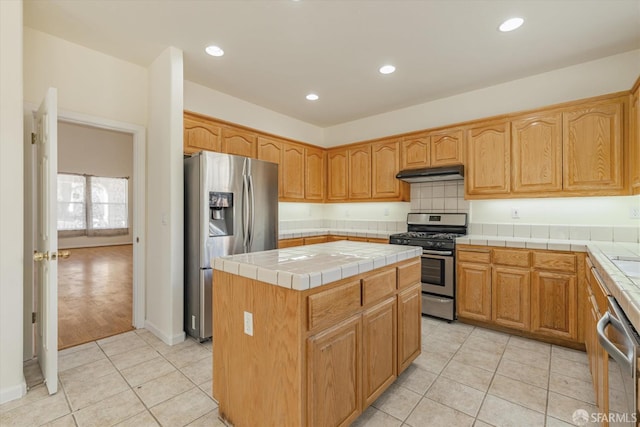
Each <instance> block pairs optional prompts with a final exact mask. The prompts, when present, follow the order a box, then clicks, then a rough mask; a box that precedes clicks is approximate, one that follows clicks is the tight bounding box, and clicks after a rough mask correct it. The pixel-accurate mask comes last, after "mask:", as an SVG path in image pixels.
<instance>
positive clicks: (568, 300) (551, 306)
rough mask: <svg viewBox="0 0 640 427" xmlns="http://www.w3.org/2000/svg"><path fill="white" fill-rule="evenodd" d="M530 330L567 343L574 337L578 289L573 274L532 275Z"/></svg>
mask: <svg viewBox="0 0 640 427" xmlns="http://www.w3.org/2000/svg"><path fill="white" fill-rule="evenodd" d="M531 330H532V332H534V333H537V334H543V335H549V336H552V337H558V338H564V339H568V340H575V339H576V338H577V336H578V289H577V281H576V275H575V274H569V273H558V272H552V271H534V272H533V273H532V285H531Z"/></svg>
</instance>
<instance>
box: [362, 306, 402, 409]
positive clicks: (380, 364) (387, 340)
mask: <svg viewBox="0 0 640 427" xmlns="http://www.w3.org/2000/svg"><path fill="white" fill-rule="evenodd" d="M396 318H397V314H396V298H395V297H392V298H387V299H386V300H384V301H383V302H381V303H380V304H378V305H376V306H375V307H372V308H370V309H369V310H367V311H365V312H364V313H363V314H362V393H363V399H364V406H365V407H366V406H369V405H371V404H372V403H373V402H374V401H375V400H376V399H377V398H378V396H380V395H381V394H382V392H383V391H384V390H385V389H386V388H387V387H388V386H389V385H390V384H391V383H392V382H393V381H394V380H395V379H396V377H397V375H398V370H397V361H396V358H397V357H398V351H396V347H397V342H398V338H397V335H396V331H397V326H396Z"/></svg>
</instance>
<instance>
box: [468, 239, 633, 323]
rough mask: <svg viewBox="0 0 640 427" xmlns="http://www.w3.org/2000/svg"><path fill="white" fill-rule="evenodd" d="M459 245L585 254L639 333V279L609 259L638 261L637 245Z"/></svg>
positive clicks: (553, 242) (530, 242)
mask: <svg viewBox="0 0 640 427" xmlns="http://www.w3.org/2000/svg"><path fill="white" fill-rule="evenodd" d="M456 243H458V244H467V245H479V246H500V247H511V248H527V249H549V250H558V251H572V252H587V253H588V254H589V257H590V258H591V260H592V261H593V264H594V266H595V267H596V269H597V271H598V273H599V274H600V277H601V278H602V280H603V281H604V284H605V286H606V287H607V289H608V290H609V292H610V293H611V295H613V296H614V297H615V299H616V301H618V304H620V307H622V309H623V310H624V312H625V314H626V315H627V317H628V318H629V320H630V321H631V323H632V324H633V326H634V327H635V328H636V330H637V331H640V278H637V277H629V276H626V275H625V274H624V273H623V272H622V271H621V270H620V269H619V268H618V267H617V266H616V265H615V264H614V263H613V262H612V258H614V257H617V256H623V257H640V243H627V242H603V241H597V240H561V239H535V238H529V239H527V238H520V237H500V236H485V235H466V236H464V237H460V238H458V239H456Z"/></svg>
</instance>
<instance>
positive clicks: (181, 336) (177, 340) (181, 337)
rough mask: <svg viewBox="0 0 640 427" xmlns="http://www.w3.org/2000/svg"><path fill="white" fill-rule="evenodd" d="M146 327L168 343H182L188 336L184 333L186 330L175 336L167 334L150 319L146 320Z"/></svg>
mask: <svg viewBox="0 0 640 427" xmlns="http://www.w3.org/2000/svg"><path fill="white" fill-rule="evenodd" d="M144 327H145V329H147V330H148V331H149V332H151V333H152V334H153V335H155V336H156V337H158V338H160V339H161V340H162V342H164V343H165V344H168V345H175V344H180V343H181V342H182V341H184V340H185V338H186V334H185V333H184V331H182V332H180V333H179V334H175V335H173V336H169V335H166V334H165V333H163V332H162V331H161V330H160V329H159V328H157V327H156V326H155V325H154V324H153V323H151V322H150V321H149V320H145V321H144Z"/></svg>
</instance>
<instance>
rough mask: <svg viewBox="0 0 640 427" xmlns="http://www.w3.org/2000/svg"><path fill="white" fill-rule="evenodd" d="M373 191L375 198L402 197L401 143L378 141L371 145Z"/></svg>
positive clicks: (372, 194)
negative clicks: (398, 177) (400, 171)
mask: <svg viewBox="0 0 640 427" xmlns="http://www.w3.org/2000/svg"><path fill="white" fill-rule="evenodd" d="M371 168H372V174H371V177H372V192H371V196H372V197H373V198H374V199H381V198H382V199H383V198H398V197H400V191H401V187H400V184H401V181H400V180H398V179H396V174H397V173H398V172H399V170H400V143H399V142H398V141H393V142H376V143H374V144H372V145H371Z"/></svg>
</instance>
